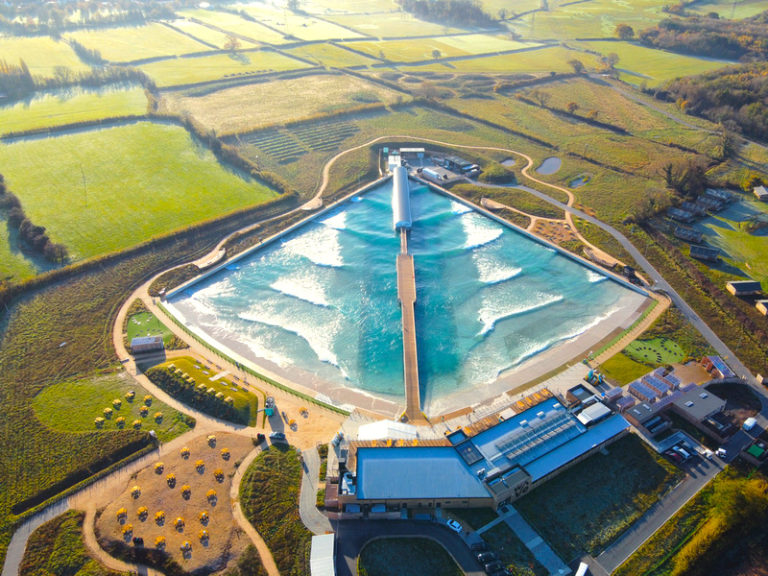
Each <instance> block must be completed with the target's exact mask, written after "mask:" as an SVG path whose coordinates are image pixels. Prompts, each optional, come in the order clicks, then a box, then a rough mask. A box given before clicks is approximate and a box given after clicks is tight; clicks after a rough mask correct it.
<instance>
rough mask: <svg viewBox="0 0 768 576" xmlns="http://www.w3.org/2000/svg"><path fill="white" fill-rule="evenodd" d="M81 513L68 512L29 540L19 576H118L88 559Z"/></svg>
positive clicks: (43, 526) (118, 573)
mask: <svg viewBox="0 0 768 576" xmlns="http://www.w3.org/2000/svg"><path fill="white" fill-rule="evenodd" d="M83 516H84V514H83V513H82V512H78V511H76V510H71V511H69V512H67V513H66V514H62V515H61V516H58V517H56V518H54V519H53V520H50V521H49V522H46V523H45V524H43V525H42V526H40V527H39V528H38V529H37V530H35V531H34V532H33V533H32V534H31V535H30V537H29V542H28V544H27V549H26V551H25V552H24V559H23V560H22V562H21V566H20V568H19V576H48V575H49V574H50V575H56V576H63V575H66V576H120V575H122V574H123V573H122V572H114V571H112V570H108V569H106V568H104V567H103V566H101V565H100V564H99V563H98V562H96V561H95V560H93V559H91V558H90V556H89V555H88V551H87V550H86V548H85V544H84V543H83V534H82V525H83Z"/></svg>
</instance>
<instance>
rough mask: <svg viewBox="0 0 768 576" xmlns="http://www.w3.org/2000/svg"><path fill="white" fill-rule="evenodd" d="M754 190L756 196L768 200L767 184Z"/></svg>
mask: <svg viewBox="0 0 768 576" xmlns="http://www.w3.org/2000/svg"><path fill="white" fill-rule="evenodd" d="M753 192H754V194H755V198H757V199H758V200H760V202H768V190H766V189H765V186H757V187H756V188H755V189H754V190H753Z"/></svg>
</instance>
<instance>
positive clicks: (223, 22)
mask: <svg viewBox="0 0 768 576" xmlns="http://www.w3.org/2000/svg"><path fill="white" fill-rule="evenodd" d="M176 13H177V14H178V15H179V16H182V17H184V18H190V19H193V20H199V21H200V22H202V23H203V24H205V25H208V26H211V27H213V28H215V29H217V30H220V31H221V32H224V33H225V34H237V35H238V38H239V40H240V42H247V43H251V44H282V43H285V42H286V40H285V37H284V36H283V35H282V34H280V33H279V32H275V31H274V30H270V29H269V28H267V27H266V26H262V25H261V24H259V23H257V22H249V21H248V20H245V19H243V18H241V17H240V16H238V15H237V14H230V13H229V12H219V11H217V10H215V9H211V10H205V9H202V8H199V9H193V10H179V11H177V12H176Z"/></svg>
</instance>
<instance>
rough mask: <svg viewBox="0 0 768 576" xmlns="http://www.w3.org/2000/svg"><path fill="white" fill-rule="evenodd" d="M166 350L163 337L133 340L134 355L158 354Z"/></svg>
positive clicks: (138, 337)
mask: <svg viewBox="0 0 768 576" xmlns="http://www.w3.org/2000/svg"><path fill="white" fill-rule="evenodd" d="M164 349H165V345H164V344H163V337H162V336H137V337H136V338H133V339H132V340H131V352H132V353H134V354H141V353H142V352H157V351H160V350H164Z"/></svg>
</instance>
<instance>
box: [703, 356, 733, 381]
mask: <svg viewBox="0 0 768 576" xmlns="http://www.w3.org/2000/svg"><path fill="white" fill-rule="evenodd" d="M706 358H707V359H708V360H709V361H710V362H711V363H712V366H714V367H715V368H717V370H718V372H720V374H722V375H723V378H730V377H732V376H736V374H735V373H734V371H733V370H731V369H730V367H729V366H728V364H726V363H725V360H723V359H722V358H720V356H706Z"/></svg>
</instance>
